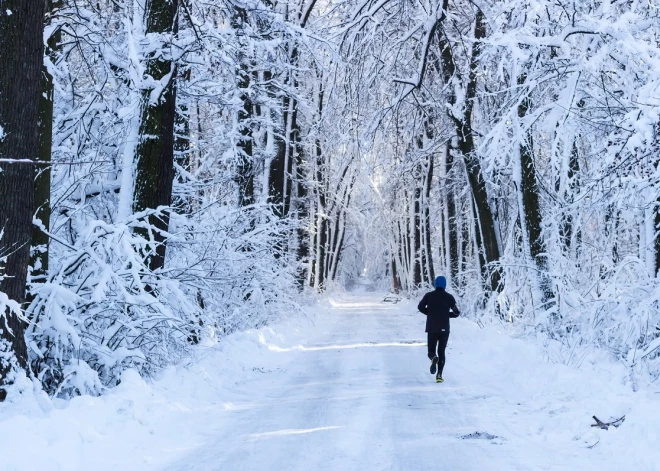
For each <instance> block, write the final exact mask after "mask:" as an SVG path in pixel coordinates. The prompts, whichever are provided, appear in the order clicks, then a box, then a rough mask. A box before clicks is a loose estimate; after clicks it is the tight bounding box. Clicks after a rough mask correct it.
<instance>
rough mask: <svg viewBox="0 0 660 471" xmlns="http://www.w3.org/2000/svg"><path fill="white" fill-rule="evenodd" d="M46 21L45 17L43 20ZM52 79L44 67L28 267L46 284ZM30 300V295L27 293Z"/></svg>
mask: <svg viewBox="0 0 660 471" xmlns="http://www.w3.org/2000/svg"><path fill="white" fill-rule="evenodd" d="M46 5H47V14H48V15H52V13H53V12H54V11H55V10H57V9H58V8H60V7H61V6H62V2H61V1H47V2H46ZM46 20H48V18H46ZM61 36H62V34H61V32H60V30H59V28H58V29H57V30H56V31H54V32H53V34H52V35H51V36H50V37H49V38H48V39H47V41H46V51H45V60H46V61H50V62H51V63H53V64H54V63H55V61H56V53H57V50H58V46H59V42H60V40H61ZM53 92H54V89H53V76H52V75H51V73H50V71H49V70H48V67H47V66H46V64H44V65H43V67H42V73H41V97H40V99H39V153H38V156H37V160H38V161H39V162H40V165H37V166H36V167H35V172H36V173H35V177H34V205H35V209H36V211H35V217H36V219H38V220H39V221H40V222H41V224H40V225H37V226H36V227H34V228H33V229H32V244H31V245H32V251H31V256H30V265H31V266H32V273H31V274H30V279H31V280H32V281H42V282H43V281H45V279H46V276H47V274H48V243H49V237H48V234H47V233H48V231H49V230H50V213H51V207H50V174H51V171H50V161H51V148H52V144H53V104H54V101H53V100H54V96H53V95H54V93H53ZM28 296H29V297H30V298H31V294H28Z"/></svg>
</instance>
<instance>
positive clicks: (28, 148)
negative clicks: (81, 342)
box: [0, 0, 45, 400]
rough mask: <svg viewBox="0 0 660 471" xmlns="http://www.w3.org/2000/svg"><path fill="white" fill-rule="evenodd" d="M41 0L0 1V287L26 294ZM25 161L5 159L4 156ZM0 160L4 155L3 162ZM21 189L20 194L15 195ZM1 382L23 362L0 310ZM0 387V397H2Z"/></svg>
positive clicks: (20, 340) (17, 337)
mask: <svg viewBox="0 0 660 471" xmlns="http://www.w3.org/2000/svg"><path fill="white" fill-rule="evenodd" d="M44 7H45V2H43V1H35V2H29V1H25V0H5V1H3V2H2V5H1V6H0V64H2V65H1V66H0V228H1V229H0V231H1V232H2V236H1V237H0V257H6V259H5V260H4V262H2V261H0V274H1V275H2V276H4V278H3V279H2V280H0V292H3V293H5V294H6V295H7V296H8V297H9V299H12V300H14V301H16V302H18V303H23V301H24V300H25V286H26V280H27V273H28V265H29V262H30V243H31V240H32V216H33V214H34V175H35V166H34V164H33V162H34V161H35V160H37V159H38V158H39V100H40V96H41V93H42V89H41V75H42V70H43V59H44V57H43V50H44V48H43V34H44ZM24 159H25V160H28V162H7V160H24ZM2 160H5V161H4V162H3V161H2ZM19 195H20V196H19ZM0 316H2V317H0V388H2V386H5V385H8V384H10V383H11V382H12V369H13V367H14V363H17V366H18V367H20V368H26V366H27V346H26V343H25V323H24V322H23V321H22V320H21V319H19V318H18V316H17V315H16V313H13V312H10V311H9V310H6V311H5V312H0ZM6 395H7V393H6V391H5V390H4V389H0V400H4V399H5V398H6Z"/></svg>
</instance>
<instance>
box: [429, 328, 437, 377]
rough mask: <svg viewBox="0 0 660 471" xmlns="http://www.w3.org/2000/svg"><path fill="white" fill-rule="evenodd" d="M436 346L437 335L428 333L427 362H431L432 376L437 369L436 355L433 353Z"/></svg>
mask: <svg viewBox="0 0 660 471" xmlns="http://www.w3.org/2000/svg"><path fill="white" fill-rule="evenodd" d="M437 346H438V334H436V333H432V332H429V333H428V350H429V351H428V353H429V360H431V368H430V371H431V374H432V375H434V374H435V372H436V371H437V369H438V355H437V354H436V353H435V350H436V348H437Z"/></svg>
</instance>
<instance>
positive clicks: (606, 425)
mask: <svg viewBox="0 0 660 471" xmlns="http://www.w3.org/2000/svg"><path fill="white" fill-rule="evenodd" d="M593 419H594V420H595V421H596V423H595V424H591V426H592V427H598V428H602V429H603V430H607V429H609V428H610V426H611V425H613V426H614V427H618V426H619V425H621V424H622V423H623V421H624V420H626V416H625V415H624V416H623V417H619V418H618V419H616V420H613V421H612V422H607V423H605V422H602V421H601V420H600V419H599V418H598V417H596V416H595V415H594V416H593Z"/></svg>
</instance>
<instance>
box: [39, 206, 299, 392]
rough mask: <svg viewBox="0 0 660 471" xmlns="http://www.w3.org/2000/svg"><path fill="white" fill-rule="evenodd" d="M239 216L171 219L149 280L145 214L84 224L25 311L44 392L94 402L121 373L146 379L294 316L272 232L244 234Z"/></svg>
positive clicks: (268, 225) (252, 227)
mask: <svg viewBox="0 0 660 471" xmlns="http://www.w3.org/2000/svg"><path fill="white" fill-rule="evenodd" d="M241 214H242V212H241V211H240V210H236V209H228V208H224V209H221V210H214V211H209V212H205V214H204V215H203V216H202V217H200V218H199V220H198V221H194V220H193V219H191V218H189V217H186V216H183V215H173V217H172V223H171V231H170V233H169V243H168V260H167V264H166V267H165V268H164V269H162V270H159V271H156V272H154V271H151V270H150V269H149V265H148V258H149V256H150V254H151V253H152V251H153V250H154V248H155V243H154V241H153V240H148V239H145V238H144V237H143V236H142V235H140V234H144V233H145V232H144V231H140V232H136V229H139V228H145V227H146V225H147V219H146V218H147V215H146V214H141V215H137V216H133V217H131V218H130V219H129V220H128V221H127V222H124V223H115V224H110V223H107V222H104V221H99V220H91V221H89V222H88V224H87V227H86V229H85V230H84V231H82V232H81V233H80V234H79V235H78V237H77V239H76V243H75V245H71V246H69V247H67V250H66V251H65V252H64V253H65V254H66V256H65V257H64V260H63V262H62V263H61V264H59V265H58V268H57V270H54V271H53V274H52V275H51V276H50V278H49V280H48V282H47V283H45V284H43V285H41V286H38V287H36V289H35V292H36V293H37V296H36V298H35V300H34V301H33V302H32V304H31V306H30V308H29V314H30V320H31V323H30V326H29V329H28V332H27V336H28V342H29V349H30V356H31V366H32V370H33V372H34V374H35V375H36V376H37V377H38V379H39V380H40V381H41V382H42V384H43V385H44V388H45V389H46V390H47V391H48V392H49V393H50V394H56V395H59V396H62V397H68V396H71V395H76V394H82V393H92V394H99V393H101V392H102V390H103V388H105V387H111V386H114V385H116V384H117V382H118V380H119V378H120V375H121V373H122V372H123V371H124V370H126V369H128V368H133V369H136V370H138V371H139V372H140V373H141V374H142V375H143V376H149V375H152V374H153V373H154V372H156V371H158V370H159V369H161V368H163V367H165V366H167V365H169V364H172V363H174V362H176V361H178V360H180V359H181V358H182V357H183V356H184V355H189V354H190V353H191V352H190V350H191V348H192V346H193V345H195V344H196V343H199V342H200V341H202V340H204V339H206V340H209V339H210V340H214V339H217V338H218V337H221V336H222V335H226V334H228V333H230V332H232V331H235V330H238V329H245V328H249V327H257V326H261V325H263V324H265V323H266V322H267V321H268V320H269V319H272V318H273V317H274V316H276V315H278V314H279V313H280V312H282V311H283V310H285V311H286V310H291V309H295V303H294V302H293V301H292V299H291V296H290V290H291V287H292V286H293V276H292V273H291V272H290V270H292V269H287V268H286V266H285V258H284V257H280V258H279V259H278V258H277V257H275V256H274V250H275V247H277V243H278V241H279V240H280V239H281V235H280V233H279V232H278V224H277V222H275V221H270V220H264V221H263V223H261V224H260V223H256V224H247V221H246V220H245V218H243V217H242V216H241ZM246 224H247V226H246ZM146 233H147V234H150V232H149V231H147V232H146Z"/></svg>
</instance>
